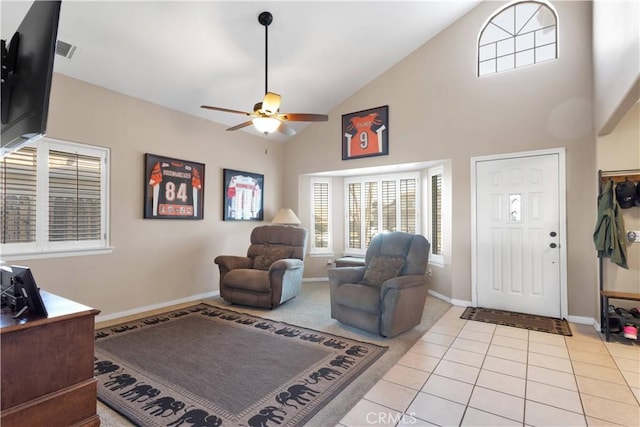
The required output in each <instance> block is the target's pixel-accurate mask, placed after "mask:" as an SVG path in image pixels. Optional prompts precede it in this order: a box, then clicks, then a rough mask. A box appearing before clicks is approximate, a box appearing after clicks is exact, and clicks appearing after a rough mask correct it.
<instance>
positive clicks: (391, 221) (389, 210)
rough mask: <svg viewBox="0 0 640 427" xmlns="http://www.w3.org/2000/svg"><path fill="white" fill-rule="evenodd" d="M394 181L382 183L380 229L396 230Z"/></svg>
mask: <svg viewBox="0 0 640 427" xmlns="http://www.w3.org/2000/svg"><path fill="white" fill-rule="evenodd" d="M396 205H397V203H396V181H395V180H394V181H382V229H383V230H384V231H395V230H396V210H397V206H396Z"/></svg>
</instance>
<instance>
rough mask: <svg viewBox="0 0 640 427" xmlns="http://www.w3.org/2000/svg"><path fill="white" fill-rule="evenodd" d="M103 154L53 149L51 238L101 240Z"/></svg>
mask: <svg viewBox="0 0 640 427" xmlns="http://www.w3.org/2000/svg"><path fill="white" fill-rule="evenodd" d="M100 168H101V161H100V157H94V156H87V155H79V154H76V153H69V152H61V151H53V150H51V151H49V241H50V242H59V241H78V240H100V233H101V202H100V189H101V182H100V177H101V170H100Z"/></svg>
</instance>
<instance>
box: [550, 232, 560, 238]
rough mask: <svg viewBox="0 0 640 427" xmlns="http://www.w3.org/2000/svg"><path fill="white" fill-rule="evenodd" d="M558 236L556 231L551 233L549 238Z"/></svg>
mask: <svg viewBox="0 0 640 427" xmlns="http://www.w3.org/2000/svg"><path fill="white" fill-rule="evenodd" d="M557 235H558V233H556V232H555V231H552V232H551V233H549V236H551V237H556V236H557Z"/></svg>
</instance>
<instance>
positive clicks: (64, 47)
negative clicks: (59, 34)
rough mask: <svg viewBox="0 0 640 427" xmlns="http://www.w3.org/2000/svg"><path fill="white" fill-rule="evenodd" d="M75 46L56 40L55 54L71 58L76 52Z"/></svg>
mask: <svg viewBox="0 0 640 427" xmlns="http://www.w3.org/2000/svg"><path fill="white" fill-rule="evenodd" d="M76 49H77V46H74V45H72V44H69V43H67V42H63V41H62V40H58V41H57V42H56V54H57V55H60V56H64V57H65V58H67V59H71V57H72V56H73V54H74V53H76Z"/></svg>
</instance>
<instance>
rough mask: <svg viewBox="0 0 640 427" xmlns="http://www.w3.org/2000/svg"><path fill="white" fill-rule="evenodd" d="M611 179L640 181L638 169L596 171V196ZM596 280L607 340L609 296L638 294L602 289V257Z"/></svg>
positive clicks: (628, 297) (625, 297) (601, 321)
mask: <svg viewBox="0 0 640 427" xmlns="http://www.w3.org/2000/svg"><path fill="white" fill-rule="evenodd" d="M609 180H612V181H613V182H615V183H616V184H618V183H621V182H624V181H627V180H629V181H634V182H636V183H640V169H626V170H611V171H603V170H599V171H598V196H599V195H600V194H601V193H602V187H603V186H604V184H606V183H607V181H609ZM598 282H599V287H600V331H601V332H604V333H605V334H606V338H607V341H609V307H608V306H609V298H610V297H611V298H621V299H633V300H637V298H638V296H639V295H638V294H629V293H622V292H610V291H605V290H604V258H603V257H599V258H598Z"/></svg>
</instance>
